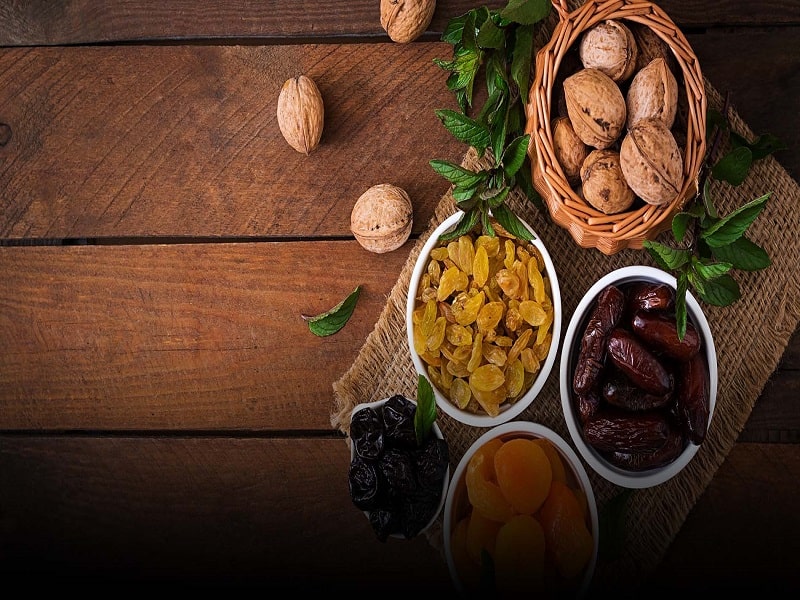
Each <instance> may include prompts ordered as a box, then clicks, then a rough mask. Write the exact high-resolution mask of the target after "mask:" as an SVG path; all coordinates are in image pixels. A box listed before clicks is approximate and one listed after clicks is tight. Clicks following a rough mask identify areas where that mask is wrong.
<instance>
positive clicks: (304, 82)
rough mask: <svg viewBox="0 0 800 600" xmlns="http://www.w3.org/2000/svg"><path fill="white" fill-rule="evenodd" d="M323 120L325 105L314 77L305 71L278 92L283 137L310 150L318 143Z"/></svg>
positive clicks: (307, 151) (295, 147)
mask: <svg viewBox="0 0 800 600" xmlns="http://www.w3.org/2000/svg"><path fill="white" fill-rule="evenodd" d="M324 124H325V106H324V104H323V102H322V94H320V92H319V88H318V87H317V84H316V83H314V80H313V79H311V78H309V77H306V76H305V75H299V76H297V77H292V78H291V79H287V80H286V81H285V82H284V84H283V87H282V88H281V93H280V95H279V96H278V127H279V128H280V130H281V133H282V134H283V137H284V139H285V140H286V141H287V142H288V143H289V145H290V146H291V147H292V148H294V149H295V150H297V151H298V152H302V153H303V154H309V153H310V152H311V151H312V150H314V148H316V147H317V146H318V145H319V141H320V139H321V138H322V128H323V126H324Z"/></svg>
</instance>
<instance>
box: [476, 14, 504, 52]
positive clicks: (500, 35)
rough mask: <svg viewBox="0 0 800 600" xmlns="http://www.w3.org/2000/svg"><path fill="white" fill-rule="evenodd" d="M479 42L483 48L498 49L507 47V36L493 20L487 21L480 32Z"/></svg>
mask: <svg viewBox="0 0 800 600" xmlns="http://www.w3.org/2000/svg"><path fill="white" fill-rule="evenodd" d="M477 42H478V46H480V47H481V48H484V49H488V48H492V49H498V48H502V47H503V46H504V45H505V42H506V35H505V32H504V31H503V30H502V29H501V28H500V27H498V26H497V24H496V23H495V22H494V21H493V20H492V19H486V21H484V23H483V25H481V28H480V31H478V37H477Z"/></svg>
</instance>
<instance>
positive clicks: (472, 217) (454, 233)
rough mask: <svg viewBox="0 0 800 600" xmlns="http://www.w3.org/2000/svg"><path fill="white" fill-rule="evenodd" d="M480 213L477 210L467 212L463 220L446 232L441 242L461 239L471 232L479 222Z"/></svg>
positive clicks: (440, 237) (441, 237)
mask: <svg viewBox="0 0 800 600" xmlns="http://www.w3.org/2000/svg"><path fill="white" fill-rule="evenodd" d="M479 216H480V215H479V213H478V211H477V210H476V209H473V210H470V211H468V212H465V213H464V214H463V215H462V216H461V218H460V219H459V220H458V223H456V224H455V226H454V227H453V228H452V229H450V230H449V231H445V232H444V233H443V234H442V235H440V236H439V239H441V240H445V241H447V240H453V239H455V238H457V237H460V236H462V235H464V234H465V233H467V232H468V231H471V230H472V228H473V227H475V224H476V223H477V222H478V217H479Z"/></svg>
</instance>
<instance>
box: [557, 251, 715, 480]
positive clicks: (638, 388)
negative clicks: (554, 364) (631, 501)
mask: <svg viewBox="0 0 800 600" xmlns="http://www.w3.org/2000/svg"><path fill="white" fill-rule="evenodd" d="M676 289H677V285H676V280H675V277H673V276H672V275H671V274H669V273H667V272H665V271H662V270H661V269H657V268H654V267H648V266H630V267H623V268H620V269H617V270H615V271H612V272H611V273H608V274H607V275H605V276H603V277H601V278H600V279H599V280H598V281H596V282H595V283H594V285H592V286H591V287H590V288H589V290H588V291H587V292H586V294H585V295H584V296H583V298H582V299H581V301H580V302H579V303H578V306H577V308H576V309H575V312H574V314H573V315H572V318H571V319H570V322H569V325H568V326H567V330H566V333H565V336H564V345H563V349H562V354H561V370H560V386H561V404H562V408H563V411H564V418H565V420H566V423H567V427H568V429H569V433H570V436H571V437H572V441H573V442H574V443H575V447H576V448H577V449H578V452H579V453H580V454H581V456H582V457H583V458H584V460H586V462H587V463H588V464H589V466H590V467H591V468H592V469H594V470H595V471H596V472H597V473H598V474H600V475H601V476H602V477H604V478H605V479H607V480H608V481H610V482H612V483H615V484H617V485H619V486H623V487H626V488H648V487H652V486H656V485H659V484H661V483H664V482H665V481H667V480H669V479H671V478H672V477H674V476H675V475H677V474H678V473H679V472H680V471H681V470H682V469H683V468H684V467H685V466H686V465H687V464H689V462H690V461H691V460H692V458H693V457H694V456H695V454H696V453H697V451H698V450H699V449H700V446H701V445H702V443H703V441H704V440H705V438H706V434H707V432H708V429H709V427H710V426H711V421H712V417H713V415H714V408H715V406H716V398H717V355H716V349H715V347H714V339H713V336H712V334H711V329H710V327H709V325H708V321H707V320H706V317H705V315H704V314H703V311H702V309H701V307H700V305H699V304H698V302H697V300H696V299H695V297H694V296H693V295H692V294H691V293H690V292H688V293H687V294H686V314H687V319H686V322H687V325H686V334H685V335H684V337H683V338H682V339H680V338H679V337H678V335H677V326H676V323H677V321H676V318H675V295H676Z"/></svg>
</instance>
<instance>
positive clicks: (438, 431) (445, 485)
mask: <svg viewBox="0 0 800 600" xmlns="http://www.w3.org/2000/svg"><path fill="white" fill-rule="evenodd" d="M387 400H389V398H388V397H387V398H381V399H380V400H376V401H375V402H364V403H361V404H358V405H356V406H355V407H353V410H352V412H351V413H350V419H351V420H352V418H353V415H354V414H356V413H357V412H358V411H359V410H364V409H366V408H371V409H373V410H377V409H378V408H380V407H382V406H383V405H384V404H386V401H387ZM409 400H410V401H411V402H412V403H413V404H415V405H416V403H417V402H416V401H415V400H414V399H413V398H409ZM431 429H432V431H433V433H434V435H435V436H436V437H437V438H439V439H440V440H443V439H444V435H443V434H442V430H441V429H439V425H437V424H436V422H435V421H434V423H433V427H431ZM355 456H356V449H355V446H354V445H353V443H352V442H351V443H350V460H351V461H352V460H353V459H354V458H355ZM449 484H450V465H448V466H447V470H446V471H445V474H444V481H442V494H441V496H440V497H439V506H438V507H437V508H436V512H435V513H434V514H433V516H432V517H431V519H430V520H429V521H428V523H427V524H426V525H425V527H423V528H422V529H420V531H419V533H418V534H417V536H419V535H421V534H422V533H424V532H425V531H426V530H428V529H430V527H431V525H433V524H434V523H435V522H436V519H437V518H438V517H439V515H440V514H441V512H442V508H443V507H444V502H445V499H446V497H447V489H448V487H449ZM361 512H363V513H364V516H366V517H367V520H369V511H368V510H364V511H361ZM389 537H392V538H395V539H399V540H405V539H406V537H405V536H404V535H402V534H400V533H392V534H390V535H389Z"/></svg>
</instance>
